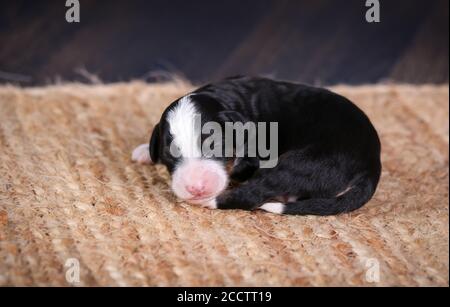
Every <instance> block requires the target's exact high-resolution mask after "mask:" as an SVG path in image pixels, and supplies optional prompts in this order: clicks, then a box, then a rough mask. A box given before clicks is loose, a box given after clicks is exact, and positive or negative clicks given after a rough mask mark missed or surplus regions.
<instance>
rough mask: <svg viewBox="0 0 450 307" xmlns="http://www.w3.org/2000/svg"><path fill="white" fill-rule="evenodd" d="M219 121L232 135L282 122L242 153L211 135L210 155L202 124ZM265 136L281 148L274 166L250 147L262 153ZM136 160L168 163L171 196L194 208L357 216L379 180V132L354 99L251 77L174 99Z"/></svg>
mask: <svg viewBox="0 0 450 307" xmlns="http://www.w3.org/2000/svg"><path fill="white" fill-rule="evenodd" d="M211 122H212V123H216V125H218V127H219V128H224V127H225V130H226V126H227V124H236V123H242V124H248V123H255V124H257V127H258V128H259V127H260V125H264V124H269V123H270V124H273V123H275V124H276V125H270V127H271V129H267V126H266V129H263V130H262V131H261V130H260V129H257V131H256V134H255V135H253V137H251V136H250V133H247V134H248V135H247V134H246V136H245V137H244V142H240V143H239V144H241V145H239V148H238V146H237V142H236V140H237V138H238V137H239V135H237V134H238V133H237V132H236V133H233V134H232V140H231V142H228V141H227V140H226V139H225V138H224V137H223V136H222V137H219V138H217V137H216V138H213V139H212V141H210V145H211V144H212V146H209V147H208V146H206V147H208V148H214V150H215V151H214V152H215V153H216V154H215V155H212V154H211V152H207V150H203V149H204V148H205V146H202V143H203V142H205V141H206V140H207V139H208V138H209V137H211V134H210V133H209V132H211V131H212V130H211V131H208V129H206V131H205V129H202V127H203V126H204V125H206V124H207V123H211ZM269 130H271V131H269ZM274 131H275V132H276V133H273V132H274ZM247 132H248V131H247ZM229 136H230V134H228V137H229ZM264 137H269V138H271V140H270V141H267V140H266V141H265V144H266V145H267V144H271V145H272V141H274V140H275V141H276V144H275V145H276V147H277V157H275V158H276V159H275V160H276V163H272V164H271V163H268V161H269V160H271V161H273V159H268V157H267V155H262V154H261V153H260V152H259V151H258V152H257V153H256V154H252V155H250V151H249V148H250V147H249V145H248V144H249V142H250V141H251V140H252V139H253V140H255V139H256V140H257V143H258V145H257V146H258V148H260V146H259V145H260V144H259V143H262V142H260V140H261V139H264ZM230 144H231V145H230ZM242 144H243V146H244V148H242ZM226 145H228V147H229V146H232V148H231V150H230V148H226V147H227V146H226ZM226 151H227V152H228V155H227V154H225V152H226ZM230 153H231V155H230ZM237 153H241V155H239V156H237ZM269 158H273V157H269ZM132 160H133V161H137V162H140V163H151V162H153V163H162V164H164V165H165V166H166V167H167V169H168V171H169V172H170V173H171V175H172V190H173V192H174V193H175V195H176V196H177V197H178V198H180V199H182V200H184V201H187V202H189V203H192V204H197V205H201V206H204V207H208V208H211V209H216V208H217V209H243V210H254V209H262V210H265V211H269V212H272V213H278V214H297V215H334V214H339V213H346V212H350V211H352V210H355V209H358V208H360V207H361V206H363V205H364V204H365V203H367V202H368V201H369V200H370V198H371V197H372V195H373V194H374V193H375V189H376V187H377V184H378V181H379V179H380V174H381V163H380V141H379V138H378V135H377V132H376V130H375V128H374V127H373V125H372V124H371V122H370V120H369V119H368V118H367V116H366V115H365V114H364V113H363V112H362V111H361V110H360V109H359V108H358V107H356V106H355V105H354V104H353V103H352V102H350V101H349V100H347V99H346V98H344V97H342V96H339V95H337V94H335V93H332V92H330V91H328V90H325V89H320V88H315V87H310V86H306V85H300V84H294V83H288V82H281V81H274V80H270V79H265V78H253V77H234V78H229V79H226V80H224V81H221V82H218V83H213V84H209V85H206V86H203V87H201V88H199V89H197V90H196V91H194V92H192V93H190V94H188V95H186V96H184V97H181V98H180V99H178V100H176V101H175V102H173V103H172V104H171V105H170V106H169V107H168V108H167V109H166V110H165V112H164V113H163V114H162V117H161V120H160V122H159V123H158V124H157V125H156V126H155V127H154V130H153V133H152V136H151V139H150V144H143V145H140V146H139V147H137V148H136V149H135V150H134V151H133V154H132ZM262 163H266V164H265V166H263V164H262ZM268 165H270V167H268ZM231 183H233V185H232V187H231V188H229V186H230V184H231ZM236 183H238V184H237V185H236Z"/></svg>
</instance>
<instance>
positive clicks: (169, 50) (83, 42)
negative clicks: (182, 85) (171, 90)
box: [0, 0, 449, 85]
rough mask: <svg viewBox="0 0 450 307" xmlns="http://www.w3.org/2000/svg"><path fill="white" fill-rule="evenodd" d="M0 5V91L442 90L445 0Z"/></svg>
mask: <svg viewBox="0 0 450 307" xmlns="http://www.w3.org/2000/svg"><path fill="white" fill-rule="evenodd" d="M380 2H381V23H379V24H369V23H367V22H366V21H365V18H364V16H365V11H366V7H365V5H364V4H365V0H308V1H307V0H304V1H301V0H227V1H216V0H214V1H211V0H191V1H187V0H168V1H163V0H161V1H150V0H147V1H144V0H130V1H125V0H123V1H119V0H98V1H94V0H80V3H81V23H79V24H69V23H67V22H66V21H65V11H66V7H65V6H64V3H65V0H59V1H58V0H54V1H30V0H28V1H26V0H10V1H3V0H0V4H1V9H0V82H17V83H21V84H24V85H25V84H27V85H34V84H43V83H48V82H54V81H55V80H59V79H63V80H84V81H87V79H89V77H87V76H86V72H90V73H92V74H95V75H96V76H98V77H99V78H100V79H101V80H102V81H106V82H110V81H120V80H129V79H133V78H142V79H146V80H154V79H155V77H156V76H159V77H161V76H164V73H163V72H172V73H173V72H175V73H180V74H182V75H184V76H186V77H187V78H189V79H191V80H193V81H197V82H204V81H208V80H212V79H218V78H221V77H224V76H229V75H234V74H262V75H268V76H272V77H277V78H283V79H290V80H295V81H301V82H307V83H314V84H334V83H351V84H358V83H373V82H379V81H384V80H394V81H399V82H413V83H424V82H434V83H442V82H448V67H449V64H448V42H449V40H448V35H449V22H448V9H449V8H448V3H449V2H448V0H427V1H423V0H380Z"/></svg>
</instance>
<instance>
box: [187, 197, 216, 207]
mask: <svg viewBox="0 0 450 307" xmlns="http://www.w3.org/2000/svg"><path fill="white" fill-rule="evenodd" d="M188 202H189V203H190V204H192V205H197V206H201V207H203V208H209V209H217V202H216V199H215V198H211V199H207V200H195V201H188Z"/></svg>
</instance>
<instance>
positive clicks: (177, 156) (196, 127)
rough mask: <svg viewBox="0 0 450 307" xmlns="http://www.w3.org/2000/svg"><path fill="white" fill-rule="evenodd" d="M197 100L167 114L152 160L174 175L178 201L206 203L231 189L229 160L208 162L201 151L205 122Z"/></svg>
mask: <svg viewBox="0 0 450 307" xmlns="http://www.w3.org/2000/svg"><path fill="white" fill-rule="evenodd" d="M193 99H194V98H193V97H192V96H186V97H183V98H181V99H179V100H177V101H175V102H174V103H173V104H171V105H170V106H169V107H168V108H167V110H166V111H165V112H164V113H163V115H162V117H161V120H160V122H159V124H158V125H156V126H155V128H154V130H153V133H152V137H151V139H150V157H151V160H152V161H153V162H154V163H162V164H164V165H165V166H166V167H167V169H168V171H169V172H170V173H171V174H172V190H173V192H174V193H175V195H176V196H177V197H179V198H180V199H183V200H186V201H188V202H191V203H202V202H204V201H207V200H209V199H212V198H214V197H216V196H217V195H219V194H220V193H221V192H222V191H224V190H225V189H226V188H227V185H228V174H227V172H226V170H225V163H226V160H225V159H221V158H218V157H214V158H207V157H206V156H207V155H205V153H203V152H202V150H201V148H202V134H201V126H202V122H204V120H205V119H204V118H202V117H203V116H204V115H200V111H199V110H198V108H197V107H196V104H195V103H194V101H193Z"/></svg>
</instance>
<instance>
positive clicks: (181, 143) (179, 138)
mask: <svg viewBox="0 0 450 307" xmlns="http://www.w3.org/2000/svg"><path fill="white" fill-rule="evenodd" d="M191 97H192V95H188V96H185V97H183V98H181V99H180V100H179V101H178V103H177V104H176V106H175V107H174V108H173V109H172V110H171V111H170V112H169V114H168V115H167V122H168V123H169V127H170V134H171V135H172V137H173V142H174V144H175V145H176V146H177V147H178V150H179V152H180V154H181V157H184V158H200V157H201V148H200V143H199V137H200V129H201V126H199V127H196V125H195V124H196V122H195V119H196V118H197V119H198V118H199V116H200V113H199V112H198V111H197V110H196V108H195V105H194V103H193V102H192V100H191ZM200 125H201V123H200ZM197 129H198V131H196V130H197Z"/></svg>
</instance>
